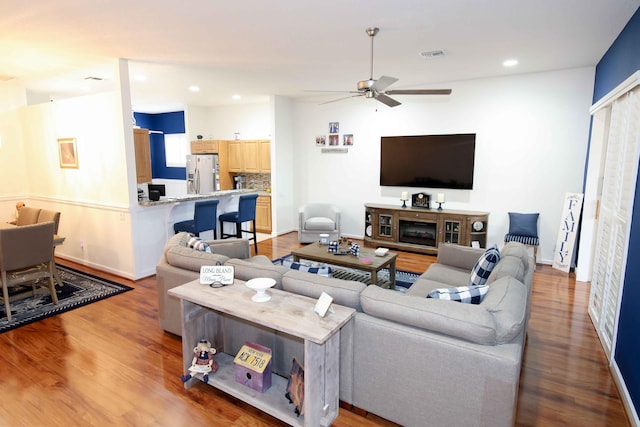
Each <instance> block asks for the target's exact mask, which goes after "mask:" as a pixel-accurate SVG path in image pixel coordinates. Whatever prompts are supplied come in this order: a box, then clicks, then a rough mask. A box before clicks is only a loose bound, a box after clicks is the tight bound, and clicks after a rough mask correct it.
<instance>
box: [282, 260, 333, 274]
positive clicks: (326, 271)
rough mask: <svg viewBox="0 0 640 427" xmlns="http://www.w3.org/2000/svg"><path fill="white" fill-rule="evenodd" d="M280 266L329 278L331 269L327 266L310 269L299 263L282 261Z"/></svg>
mask: <svg viewBox="0 0 640 427" xmlns="http://www.w3.org/2000/svg"><path fill="white" fill-rule="evenodd" d="M282 265H284V266H285V267H288V268H290V269H292V270H300V271H306V272H307V273H311V274H318V275H320V276H325V277H331V271H332V269H331V267H329V266H328V265H325V266H323V267H311V266H308V265H304V264H301V263H299V262H293V261H290V260H284V261H282Z"/></svg>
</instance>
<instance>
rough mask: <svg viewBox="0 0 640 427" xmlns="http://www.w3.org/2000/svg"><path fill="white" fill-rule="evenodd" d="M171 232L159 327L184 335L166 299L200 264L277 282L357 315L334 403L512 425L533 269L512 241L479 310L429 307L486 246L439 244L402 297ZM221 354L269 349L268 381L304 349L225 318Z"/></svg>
mask: <svg viewBox="0 0 640 427" xmlns="http://www.w3.org/2000/svg"><path fill="white" fill-rule="evenodd" d="M187 239H188V236H184V235H181V234H178V235H176V236H174V237H172V238H171V239H170V241H169V242H168V243H167V245H166V246H165V251H164V254H163V257H162V258H161V260H160V261H159V263H158V265H157V282H158V301H159V315H160V324H161V326H162V327H163V328H164V329H165V330H166V331H168V332H171V333H174V334H180V332H181V323H180V315H179V313H180V308H179V302H178V301H177V300H172V297H169V296H168V295H167V290H168V289H170V288H172V287H174V286H178V285H180V284H182V283H185V282H187V281H191V280H194V279H196V278H198V277H199V269H200V266H201V265H215V264H216V263H219V264H225V265H233V266H234V267H235V277H236V279H239V280H243V281H246V280H248V279H251V278H254V277H272V278H274V279H275V280H276V287H278V288H280V289H283V290H285V291H287V292H293V293H296V294H301V295H306V296H309V297H312V298H318V297H319V295H320V294H321V293H322V292H323V291H324V292H327V293H328V294H329V295H331V296H333V297H334V302H335V303H337V304H341V305H346V306H350V307H353V308H355V309H356V311H357V312H356V316H355V317H354V319H353V321H352V322H350V323H349V324H348V325H346V326H345V328H344V329H343V330H342V333H341V340H340V399H341V400H342V401H343V403H344V404H346V405H353V406H354V407H357V408H360V409H363V410H366V411H369V412H372V413H374V414H376V415H379V416H381V417H383V418H386V419H388V420H390V421H394V422H396V423H399V424H402V425H404V426H431V425H432V426H443V425H446V426H511V425H513V423H514V420H515V411H516V404H517V397H518V383H519V375H520V368H521V363H522V354H523V346H524V342H525V334H526V324H527V319H528V315H529V311H530V310H529V307H530V294H531V284H532V279H533V260H532V259H531V258H530V256H529V255H528V253H527V250H526V248H525V247H524V246H523V245H521V244H519V243H508V244H506V245H505V246H504V247H503V248H502V250H501V257H500V261H499V262H498V264H497V265H496V266H495V268H494V269H493V271H492V272H491V275H490V276H489V278H488V279H487V283H488V284H489V291H488V292H487V294H486V295H485V296H484V299H483V300H482V302H481V303H480V304H465V303H461V302H455V301H446V300H439V299H432V298H426V296H427V294H429V293H430V292H431V291H432V290H433V289H435V288H442V287H451V286H463V285H467V284H468V283H469V280H470V276H471V270H472V268H473V266H474V264H475V263H476V261H477V260H478V258H479V257H480V256H481V255H482V254H483V253H484V250H482V249H474V248H467V247H462V246H458V245H441V247H440V248H439V251H438V259H437V263H434V264H432V265H431V266H430V268H429V269H428V270H427V271H426V272H424V274H422V275H421V276H420V278H419V279H418V280H417V281H416V282H415V283H414V284H413V285H412V286H411V288H409V290H408V291H407V292H406V294H405V293H401V292H397V291H393V290H389V289H382V288H378V287H375V286H368V287H367V286H366V285H364V284H362V283H360V282H354V281H345V280H340V279H334V278H327V277H321V276H318V275H314V274H311V273H306V272H301V271H297V270H290V269H288V268H286V267H283V266H277V265H273V264H272V263H271V260H269V259H267V258H266V257H264V256H257V257H250V252H249V243H248V241H246V240H244V239H237V240H231V239H229V240H224V241H211V242H208V243H209V244H210V245H211V248H212V250H213V252H214V253H212V254H210V253H205V252H199V251H195V250H193V249H190V248H188V247H186V243H185V242H186V240H187ZM225 321H226V322H228V324H227V325H226V327H225V329H226V330H227V331H229V330H231V331H233V333H229V334H227V335H225V336H224V337H223V338H222V342H223V344H222V346H223V347H224V348H223V349H219V351H224V352H226V353H229V354H235V352H236V351H237V350H238V349H239V348H240V347H241V345H242V344H243V343H244V341H245V340H249V341H254V342H258V343H260V344H262V345H266V346H267V347H270V348H271V349H272V351H273V354H274V358H273V360H274V366H273V368H272V370H273V372H275V373H277V374H280V375H283V376H288V374H289V371H290V368H291V360H292V358H293V357H294V356H295V357H297V358H298V359H299V360H303V354H304V349H303V345H302V342H300V341H297V340H296V339H294V338H292V337H290V336H287V335H284V334H278V333H273V331H266V330H263V329H261V328H257V327H255V326H253V325H251V324H247V323H244V322H242V321H241V320H238V319H235V318H228V319H225Z"/></svg>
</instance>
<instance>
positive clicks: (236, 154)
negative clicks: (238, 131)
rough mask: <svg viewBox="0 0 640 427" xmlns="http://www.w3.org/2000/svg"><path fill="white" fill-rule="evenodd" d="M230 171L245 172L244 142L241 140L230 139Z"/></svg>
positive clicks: (228, 147) (228, 146)
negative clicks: (243, 158) (243, 160)
mask: <svg viewBox="0 0 640 427" xmlns="http://www.w3.org/2000/svg"><path fill="white" fill-rule="evenodd" d="M227 149H228V150H229V172H243V167H244V164H243V162H242V156H243V153H242V143H241V142H240V141H229V143H228V145H227Z"/></svg>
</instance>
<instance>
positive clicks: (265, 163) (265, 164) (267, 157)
mask: <svg viewBox="0 0 640 427" xmlns="http://www.w3.org/2000/svg"><path fill="white" fill-rule="evenodd" d="M258 151H259V154H260V156H259V159H260V172H263V173H264V172H271V142H270V141H266V140H261V141H259V144H258Z"/></svg>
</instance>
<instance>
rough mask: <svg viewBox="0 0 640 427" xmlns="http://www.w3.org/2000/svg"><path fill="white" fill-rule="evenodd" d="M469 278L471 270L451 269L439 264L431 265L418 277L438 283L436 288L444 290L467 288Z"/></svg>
mask: <svg viewBox="0 0 640 427" xmlns="http://www.w3.org/2000/svg"><path fill="white" fill-rule="evenodd" d="M472 267H473V266H472ZM470 278H471V268H458V267H451V266H449V265H446V264H440V263H437V264H431V266H430V267H429V269H428V270H427V271H425V272H424V273H422V274H421V275H420V279H428V280H432V281H434V282H440V285H439V286H437V287H439V288H443V287H445V288H446V287H450V286H468V285H469V280H470ZM412 287H413V286H412ZM430 290H432V289H430Z"/></svg>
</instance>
